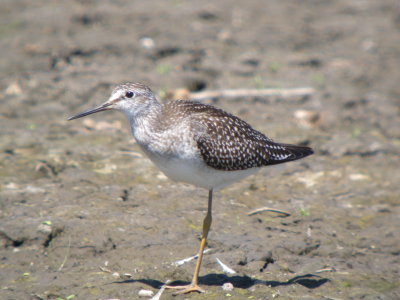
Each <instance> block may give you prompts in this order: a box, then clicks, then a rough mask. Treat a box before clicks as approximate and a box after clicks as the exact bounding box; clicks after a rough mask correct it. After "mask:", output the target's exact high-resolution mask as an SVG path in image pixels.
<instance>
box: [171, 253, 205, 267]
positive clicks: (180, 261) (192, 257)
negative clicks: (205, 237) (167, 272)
mask: <svg viewBox="0 0 400 300" xmlns="http://www.w3.org/2000/svg"><path fill="white" fill-rule="evenodd" d="M208 251H211V249H206V250H204V252H203V254H205V253H207V252H208ZM198 256H199V255H198V254H196V255H193V256H190V257H188V258H184V259H181V260H178V261H176V262H173V263H172V264H173V265H175V266H180V265H183V264H184V263H187V262H189V261H191V260H193V259H195V258H197V257H198Z"/></svg>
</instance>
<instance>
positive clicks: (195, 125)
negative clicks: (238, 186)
mask: <svg viewBox="0 0 400 300" xmlns="http://www.w3.org/2000/svg"><path fill="white" fill-rule="evenodd" d="M105 110H118V111H121V112H123V113H124V114H125V115H126V117H127V118H128V121H129V124H130V127H131V131H132V134H133V136H134V138H135V139H136V141H137V143H138V145H139V146H140V148H141V149H142V151H143V152H144V153H145V154H146V155H147V156H148V157H149V158H150V160H151V161H152V162H153V163H154V164H155V165H156V166H157V167H158V168H159V169H160V170H161V171H162V172H163V173H164V174H165V175H167V177H169V178H171V179H172V180H175V181H181V182H186V183H190V184H193V185H195V186H198V187H202V188H205V189H207V190H208V208H207V214H206V217H205V218H204V221H203V233H202V237H201V243H200V250H199V256H198V260H197V263H196V267H195V271H194V274H193V279H192V282H191V283H190V284H188V285H184V286H168V288H174V289H180V291H178V293H189V292H194V291H196V292H204V290H203V289H202V288H200V286H199V285H198V277H199V272H200V266H201V261H202V259H203V251H204V247H205V245H206V242H207V235H208V232H209V230H210V227H211V219H212V217H211V207H212V200H213V191H214V190H216V189H220V188H223V187H225V186H227V185H229V184H231V183H233V182H235V181H238V180H240V179H243V178H245V177H247V176H249V175H251V174H254V173H256V172H257V171H258V170H259V169H260V168H261V167H264V166H268V165H275V164H280V163H284V162H288V161H293V160H297V159H300V158H303V157H306V156H308V155H311V154H312V153H313V150H312V149H311V148H309V147H306V146H297V145H290V144H282V143H276V142H274V141H273V140H271V139H270V138H268V137H266V136H265V135H264V134H262V133H261V132H259V131H257V130H255V129H253V128H252V127H251V126H250V125H249V124H248V123H246V122H245V121H243V120H241V119H240V118H238V117H236V116H234V115H232V114H229V113H227V112H225V111H223V110H222V109H219V108H216V107H214V106H211V105H206V104H202V103H199V102H195V101H188V100H179V101H170V102H166V103H160V102H159V101H158V100H157V99H156V97H155V95H154V93H153V92H152V91H151V89H150V88H149V87H147V86H146V85H144V84H141V83H131V82H128V83H123V84H120V85H118V86H117V87H116V88H115V89H114V90H113V91H112V93H111V97H110V98H109V99H108V100H107V101H106V102H105V103H103V104H102V105H100V106H98V107H96V108H93V109H89V110H87V111H84V112H82V113H80V114H77V115H74V116H72V117H70V118H69V119H68V120H73V119H78V118H81V117H84V116H87V115H91V114H94V113H97V112H101V111H105Z"/></svg>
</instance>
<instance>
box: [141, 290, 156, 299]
mask: <svg viewBox="0 0 400 300" xmlns="http://www.w3.org/2000/svg"><path fill="white" fill-rule="evenodd" d="M138 295H139V297H149V298H150V297H153V296H154V292H153V291H150V290H140V291H139V293H138Z"/></svg>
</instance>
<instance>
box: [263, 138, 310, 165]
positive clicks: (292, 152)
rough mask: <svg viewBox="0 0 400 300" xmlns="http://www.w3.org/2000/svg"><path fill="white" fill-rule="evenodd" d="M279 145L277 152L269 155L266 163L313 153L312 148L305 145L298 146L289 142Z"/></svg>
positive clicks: (289, 159)
mask: <svg viewBox="0 0 400 300" xmlns="http://www.w3.org/2000/svg"><path fill="white" fill-rule="evenodd" d="M279 146H281V147H282V148H281V149H279V151H278V153H276V154H275V155H271V156H270V160H269V163H268V164H271V165H274V164H281V163H284V162H288V161H293V160H298V159H301V158H304V157H306V156H309V155H311V154H313V153H314V151H313V149H311V148H310V147H307V146H298V145H291V144H281V143H279Z"/></svg>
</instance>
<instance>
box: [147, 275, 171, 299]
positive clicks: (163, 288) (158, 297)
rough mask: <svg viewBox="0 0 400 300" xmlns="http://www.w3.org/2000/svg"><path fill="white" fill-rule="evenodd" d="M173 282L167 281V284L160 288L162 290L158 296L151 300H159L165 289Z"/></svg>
mask: <svg viewBox="0 0 400 300" xmlns="http://www.w3.org/2000/svg"><path fill="white" fill-rule="evenodd" d="M170 282H171V280H167V281H166V282H165V284H164V285H163V286H162V287H161V288H160V290H159V291H158V292H157V294H155V295H154V297H153V298H151V299H150V300H159V299H160V297H161V294H162V293H163V292H164V290H165V288H166V287H167V285H168V283H170Z"/></svg>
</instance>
